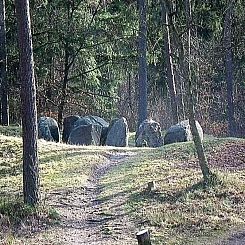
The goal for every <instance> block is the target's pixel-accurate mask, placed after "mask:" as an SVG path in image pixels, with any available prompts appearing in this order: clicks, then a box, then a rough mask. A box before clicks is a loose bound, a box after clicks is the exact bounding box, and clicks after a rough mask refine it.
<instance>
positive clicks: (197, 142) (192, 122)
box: [184, 0, 212, 183]
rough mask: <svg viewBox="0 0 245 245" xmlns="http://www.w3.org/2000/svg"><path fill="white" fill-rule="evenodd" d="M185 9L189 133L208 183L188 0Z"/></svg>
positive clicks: (208, 174) (185, 73)
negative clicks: (194, 83)
mask: <svg viewBox="0 0 245 245" xmlns="http://www.w3.org/2000/svg"><path fill="white" fill-rule="evenodd" d="M185 11H186V23H187V28H188V46H187V54H186V55H185V68H184V69H185V72H184V77H185V79H186V82H187V84H186V85H187V91H188V107H189V108H188V109H189V123H190V128H191V133H192V135H193V140H194V144H195V148H196V151H197V155H198V160H199V165H200V168H201V171H202V174H203V179H204V182H206V183H208V182H209V181H210V178H211V176H212V174H211V172H210V170H209V167H208V162H207V159H206V156H205V153H204V148H203V144H202V141H201V138H200V135H199V133H198V130H197V126H196V121H195V109H194V101H193V92H192V89H193V88H192V80H191V79H192V77H191V3H190V0H185Z"/></svg>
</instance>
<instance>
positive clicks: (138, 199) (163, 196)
mask: <svg viewBox="0 0 245 245" xmlns="http://www.w3.org/2000/svg"><path fill="white" fill-rule="evenodd" d="M240 144H242V145H243V147H244V146H245V141H244V140H236V139H219V140H217V139H211V140H208V141H206V142H205V148H206V151H207V152H208V155H209V159H210V161H211V160H212V159H215V154H216V153H219V152H221V157H222V155H223V154H224V153H225V152H222V149H224V147H226V146H227V145H229V146H232V145H234V146H235V145H238V146H239V145H240ZM233 148H234V147H233ZM243 149H245V147H244V148H243ZM230 154H232V152H231V153H230ZM234 154H237V153H234ZM239 154H244V153H243V152H240V153H239ZM218 156H219V154H218ZM243 156H244V155H243ZM216 158H217V157H216ZM232 158H233V156H231V159H232ZM244 160H245V157H243V158H242V159H240V161H243V167H245V166H244V165H245V162H244ZM222 161H223V160H222ZM211 162H212V165H213V166H212V169H213V171H215V172H216V173H217V175H218V176H219V178H220V180H222V183H220V184H217V185H215V186H212V187H208V188H203V186H202V184H199V183H200V181H201V179H202V176H201V173H200V170H199V168H198V165H197V162H196V157H195V154H194V149H193V145H192V143H182V144H173V145H168V146H164V147H163V148H159V149H154V150H152V149H147V148H144V149H143V150H142V151H141V152H140V154H138V155H137V157H136V158H135V159H132V160H131V161H129V162H128V163H127V164H126V165H121V166H119V167H118V168H116V169H115V170H114V171H112V172H111V173H110V174H108V175H107V176H106V177H105V178H104V179H103V184H104V186H105V190H104V192H103V193H102V198H107V197H111V196H117V195H120V193H126V194H127V202H126V204H125V208H126V209H127V211H129V213H130V215H131V216H132V217H134V218H135V219H136V220H137V222H138V224H139V227H141V228H142V229H143V228H146V227H147V228H150V230H151V231H152V235H153V242H154V244H168V245H171V244H214V239H216V238H217V237H218V236H219V235H220V234H222V235H224V233H225V232H226V231H227V230H229V229H231V228H232V227H239V226H242V225H244V223H245V205H244V204H245V203H244V202H245V193H244V192H245V168H244V169H243V168H241V169H240V170H239V171H236V170H234V169H227V168H223V165H222V164H221V166H220V165H219V158H218V159H216V162H213V160H212V161H211ZM220 162H221V161H220ZM115 179H116V180H117V181H115ZM152 180H154V181H156V185H157V190H156V191H155V192H148V191H147V188H146V187H147V183H148V182H149V181H152Z"/></svg>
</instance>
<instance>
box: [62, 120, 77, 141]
mask: <svg viewBox="0 0 245 245" xmlns="http://www.w3.org/2000/svg"><path fill="white" fill-rule="evenodd" d="M78 119H80V117H79V116H68V117H66V118H64V122H63V134H62V141H63V142H64V143H67V141H68V138H69V135H70V133H71V131H72V129H73V128H74V125H75V123H76V121H77V120H78Z"/></svg>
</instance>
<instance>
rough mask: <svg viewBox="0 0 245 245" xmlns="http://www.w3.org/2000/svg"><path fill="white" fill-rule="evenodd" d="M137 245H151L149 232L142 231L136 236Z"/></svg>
mask: <svg viewBox="0 0 245 245" xmlns="http://www.w3.org/2000/svg"><path fill="white" fill-rule="evenodd" d="M136 237H137V240H138V244H139V245H151V239H150V232H149V230H143V231H140V232H138V233H137V234H136Z"/></svg>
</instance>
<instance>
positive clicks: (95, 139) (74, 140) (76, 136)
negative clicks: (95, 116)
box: [68, 124, 102, 145]
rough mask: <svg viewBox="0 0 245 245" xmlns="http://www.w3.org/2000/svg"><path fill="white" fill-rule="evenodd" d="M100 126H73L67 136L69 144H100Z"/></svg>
mask: <svg viewBox="0 0 245 245" xmlns="http://www.w3.org/2000/svg"><path fill="white" fill-rule="evenodd" d="M101 131H102V127H101V126H100V125H94V124H89V125H81V126H78V127H76V128H74V129H73V130H72V131H71V133H70V136H69V138H68V144H71V145H100V137H101Z"/></svg>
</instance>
